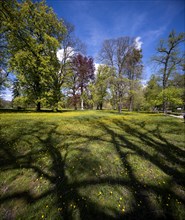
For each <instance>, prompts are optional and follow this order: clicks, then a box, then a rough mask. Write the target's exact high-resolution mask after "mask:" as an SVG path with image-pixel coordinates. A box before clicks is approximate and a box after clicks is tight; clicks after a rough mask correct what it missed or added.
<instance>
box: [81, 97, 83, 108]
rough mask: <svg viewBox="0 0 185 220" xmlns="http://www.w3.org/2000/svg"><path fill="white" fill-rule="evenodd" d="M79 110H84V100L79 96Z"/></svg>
mask: <svg viewBox="0 0 185 220" xmlns="http://www.w3.org/2000/svg"><path fill="white" fill-rule="evenodd" d="M81 110H84V100H83V98H81Z"/></svg>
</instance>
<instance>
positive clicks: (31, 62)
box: [0, 0, 65, 110]
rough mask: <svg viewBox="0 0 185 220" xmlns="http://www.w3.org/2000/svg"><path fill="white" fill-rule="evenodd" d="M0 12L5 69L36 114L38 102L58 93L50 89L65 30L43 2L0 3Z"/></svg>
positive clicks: (54, 82) (57, 69)
mask: <svg viewBox="0 0 185 220" xmlns="http://www.w3.org/2000/svg"><path fill="white" fill-rule="evenodd" d="M12 2H13V3H12ZM0 9H1V16H2V23H3V33H4V34H5V35H6V40H7V42H8V51H9V53H10V58H9V69H10V70H11V71H13V72H14V73H16V76H17V78H18V80H19V81H20V83H21V86H24V91H25V92H26V96H28V97H29V99H30V100H33V101H34V102H35V103H36V105H37V110H40V108H41V100H42V98H43V97H45V96H48V94H50V95H53V97H55V95H56V94H55V92H53V91H57V92H58V90H52V89H53V85H55V84H56V78H55V77H54V76H55V73H56V72H57V71H59V68H60V65H59V61H58V59H57V55H56V53H57V49H58V48H59V46H60V43H61V41H62V39H63V35H64V32H65V27H64V25H63V22H62V21H59V20H58V18H57V17H56V15H55V14H54V12H53V11H52V9H51V8H49V7H48V6H47V5H46V4H45V1H41V2H36V3H33V2H32V1H31V0H25V1H23V2H18V1H15V0H13V1H12V0H11V1H10V0H9V1H1V5H0ZM50 85H52V86H50Z"/></svg>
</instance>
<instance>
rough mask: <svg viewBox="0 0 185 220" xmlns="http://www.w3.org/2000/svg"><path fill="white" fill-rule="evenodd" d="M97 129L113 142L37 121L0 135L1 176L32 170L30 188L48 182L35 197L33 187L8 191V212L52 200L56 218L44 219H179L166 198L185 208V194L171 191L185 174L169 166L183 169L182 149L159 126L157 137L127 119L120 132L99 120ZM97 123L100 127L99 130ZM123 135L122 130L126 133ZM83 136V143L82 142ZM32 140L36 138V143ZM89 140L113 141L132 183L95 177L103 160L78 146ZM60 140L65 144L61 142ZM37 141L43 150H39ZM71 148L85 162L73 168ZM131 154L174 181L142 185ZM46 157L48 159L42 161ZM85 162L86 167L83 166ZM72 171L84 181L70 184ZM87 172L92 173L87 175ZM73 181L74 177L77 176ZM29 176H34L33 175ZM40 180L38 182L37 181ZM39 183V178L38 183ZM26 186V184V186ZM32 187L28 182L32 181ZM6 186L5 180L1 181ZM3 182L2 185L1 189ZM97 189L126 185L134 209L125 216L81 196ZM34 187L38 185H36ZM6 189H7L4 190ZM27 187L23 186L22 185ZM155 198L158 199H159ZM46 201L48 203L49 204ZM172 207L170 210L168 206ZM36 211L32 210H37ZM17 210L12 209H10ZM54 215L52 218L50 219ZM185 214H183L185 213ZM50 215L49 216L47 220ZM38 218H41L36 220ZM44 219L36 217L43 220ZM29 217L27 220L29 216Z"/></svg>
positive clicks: (3, 198) (120, 123) (4, 197)
mask: <svg viewBox="0 0 185 220" xmlns="http://www.w3.org/2000/svg"><path fill="white" fill-rule="evenodd" d="M97 124H98V127H99V129H101V130H102V131H103V132H104V133H105V134H107V135H108V136H109V137H110V140H106V139H104V138H103V137H102V136H93V134H89V135H87V134H81V133H78V132H76V133H75V132H73V133H72V134H71V135H70V137H67V136H65V135H62V134H61V133H60V132H58V129H57V128H58V125H57V124H55V123H53V124H52V123H41V122H39V123H34V124H32V126H31V128H29V129H27V130H25V131H22V132H20V131H17V135H15V136H14V137H13V138H11V139H7V138H6V137H4V136H1V139H0V145H1V150H0V156H1V160H0V169H1V172H5V173H6V172H11V171H14V170H15V171H16V173H15V177H13V178H14V180H16V178H20V176H24V175H26V173H27V172H29V171H30V170H31V172H32V173H31V174H32V175H33V178H31V181H32V182H33V183H32V184H33V185H34V184H36V183H35V182H38V181H37V180H38V179H42V178H43V179H44V180H45V181H47V182H48V183H49V187H47V188H46V189H45V190H44V191H43V192H40V193H35V192H33V190H32V188H29V187H28V188H25V189H21V188H18V189H16V190H12V192H11V190H10V192H7V191H6V190H5V192H4V193H2V195H1V198H0V204H1V205H2V207H3V208H4V209H5V208H6V205H7V202H11V201H15V202H16V201H17V200H19V199H22V200H24V202H25V203H26V204H27V205H28V206H32V205H33V204H34V205H35V206H37V204H38V203H39V202H40V201H43V200H46V201H47V198H50V197H54V198H55V199H54V201H52V204H53V206H52V207H50V209H55V210H57V213H56V212H54V215H53V216H52V214H49V212H47V213H46V214H45V215H44V217H43V218H46V219H47V218H48V219H50V218H51V219H70V220H71V219H82V220H86V219H88V220H91V219H99V220H101V219H123V218H124V219H148V218H150V219H169V218H170V219H178V218H179V216H180V215H179V213H176V212H174V207H173V205H174V203H173V202H172V203H171V204H170V203H169V200H168V197H169V195H170V196H171V201H175V200H178V201H179V202H181V203H182V204H183V203H184V202H185V199H184V195H183V194H179V193H178V192H176V191H175V190H174V189H173V188H174V186H175V184H178V185H179V186H181V187H184V174H183V173H182V172H180V171H178V170H177V169H176V168H173V166H171V164H173V163H174V164H177V165H179V166H180V167H183V166H184V161H181V160H178V157H179V156H182V157H183V156H184V151H183V150H182V149H179V148H177V147H176V146H174V145H173V144H171V143H169V142H168V140H166V139H165V138H164V137H163V136H162V134H161V133H160V132H159V126H157V127H156V130H155V131H154V132H153V134H152V135H151V134H149V133H147V131H145V133H143V132H141V131H140V129H139V128H135V127H134V126H132V124H128V123H126V122H123V121H118V120H116V121H114V122H113V124H114V126H117V128H119V131H121V132H119V133H117V132H116V131H115V130H114V129H113V128H112V127H111V126H108V125H107V124H104V123H103V122H97ZM97 124H96V126H97ZM137 126H138V127H140V128H142V129H143V128H144V125H143V123H141V124H137ZM122 131H123V132H122ZM128 135H130V136H132V137H134V138H137V139H138V140H140V145H137V144H135V143H133V142H132V141H131V140H130V139H129V136H128ZM25 136H28V137H29V138H28V139H27V140H25V139H24V142H23V144H25V145H26V146H27V147H24V146H21V147H22V150H21V151H19V149H18V148H16V146H15V143H19V145H20V143H21V142H20V141H21V139H23V138H25ZM66 138H71V139H75V141H74V143H73V144H70V146H69V145H68V144H66V143H65V139H66ZM82 138H83V139H82ZM32 140H35V142H34V144H33V142H32ZM89 141H96V142H98V143H99V145H100V147H101V144H102V143H103V142H105V143H110V144H111V146H113V149H114V150H115V151H116V153H117V155H118V156H119V158H120V160H121V163H122V164H121V166H122V167H123V168H124V169H126V170H127V171H128V177H129V178H128V179H125V178H124V177H123V178H122V177H112V176H109V175H108V176H106V177H104V176H103V177H98V178H96V177H95V176H94V175H92V174H93V173H90V171H92V170H93V168H94V167H96V166H99V163H100V162H99V160H98V158H96V157H93V155H92V157H87V159H86V156H85V155H88V154H90V149H89V148H81V147H77V146H78V145H79V146H80V145H81V144H86V145H88V142H89ZM61 142H62V144H61ZM37 143H38V144H39V147H37ZM142 145H143V146H148V147H149V148H151V149H152V150H155V151H157V152H158V156H156V155H155V154H153V155H152V154H151V153H149V152H148V151H147V150H146V149H145V148H143V147H142ZM71 146H75V150H76V151H78V153H77V154H76V155H74V156H77V157H81V160H72V164H73V166H74V168H73V167H71V163H69V159H68V155H69V154H71V151H72V149H71ZM125 149H128V150H131V152H132V154H133V155H137V156H139V157H141V158H143V159H144V160H147V161H149V162H150V163H151V164H152V165H154V166H156V167H157V168H158V169H160V170H161V171H162V172H164V173H165V174H166V175H168V176H170V177H171V180H170V182H169V183H168V185H166V186H165V187H162V186H161V185H160V186H158V185H156V184H153V183H151V182H150V183H144V182H142V181H141V180H140V179H138V176H137V175H136V174H135V170H134V167H133V164H132V163H131V162H130V155H131V153H129V152H127V151H125ZM44 158H45V159H44ZM80 163H82V164H83V165H80ZM73 169H74V170H75V169H76V170H77V174H76V175H77V176H78V174H79V175H80V173H84V174H85V177H84V178H82V179H81V180H79V179H78V180H75V178H74V179H73V181H71V179H70V178H69V176H70V175H74V174H73ZM87 173H90V174H89V176H88V175H87ZM74 177H75V175H74ZM29 178H30V177H29ZM36 178H37V179H36ZM35 179H36V180H35ZM26 183H27V184H28V182H26ZM29 183H30V182H29ZM3 184H4V185H6V181H5V182H3ZM3 184H2V185H3ZM96 185H98V186H99V185H102V186H106V185H109V186H111V187H114V186H122V187H127V188H128V189H129V191H130V192H131V193H132V197H133V198H132V207H131V209H130V210H128V211H126V212H125V213H121V212H120V211H118V209H114V208H110V207H109V208H108V207H104V205H103V204H102V205H101V204H100V203H97V202H95V201H93V200H92V199H91V198H90V197H88V195H85V196H84V195H82V194H81V193H80V189H83V188H86V187H95V186H96ZM34 186H35V185H34ZM2 188H3V187H2ZM23 188H24V187H23ZM151 194H152V195H154V196H155V197H156V198H157V199H158V198H160V199H161V201H159V203H160V205H158V204H157V202H155V203H154V202H153V201H152V200H151V196H150V195H151ZM157 199H156V201H158V200H157ZM46 203H47V202H46ZM167 204H168V206H167ZM33 210H34V209H33ZM12 212H13V211H12ZM6 213H7V212H4V216H3V215H2V217H3V219H16V216H15V213H16V212H15V213H12V215H10V214H8V215H7V214H6ZM31 214H32V216H30V219H31V218H33V217H35V216H37V214H38V213H34V211H33V212H32V213H31ZM50 215H51V216H50ZM182 215H183V216H184V213H182ZM19 216H20V218H21V216H23V217H25V213H24V212H23V213H21V211H20V213H19ZM49 217H50V218H49ZM36 218H37V217H36ZM39 218H40V217H38V219H39ZM28 219H29V218H28Z"/></svg>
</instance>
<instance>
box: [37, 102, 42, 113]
mask: <svg viewBox="0 0 185 220" xmlns="http://www.w3.org/2000/svg"><path fill="white" fill-rule="evenodd" d="M40 110H41V103H40V102H38V103H37V112H39V111H40Z"/></svg>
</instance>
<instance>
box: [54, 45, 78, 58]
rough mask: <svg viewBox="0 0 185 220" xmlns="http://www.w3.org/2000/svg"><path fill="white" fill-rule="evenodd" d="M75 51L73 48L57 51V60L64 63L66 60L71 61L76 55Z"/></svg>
mask: <svg viewBox="0 0 185 220" xmlns="http://www.w3.org/2000/svg"><path fill="white" fill-rule="evenodd" d="M74 53H75V51H74V49H73V48H72V47H67V49H65V50H64V49H60V50H58V51H57V58H58V60H59V61H62V60H63V59H64V58H67V59H70V57H72V56H73V55H74Z"/></svg>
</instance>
